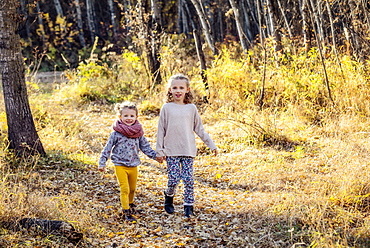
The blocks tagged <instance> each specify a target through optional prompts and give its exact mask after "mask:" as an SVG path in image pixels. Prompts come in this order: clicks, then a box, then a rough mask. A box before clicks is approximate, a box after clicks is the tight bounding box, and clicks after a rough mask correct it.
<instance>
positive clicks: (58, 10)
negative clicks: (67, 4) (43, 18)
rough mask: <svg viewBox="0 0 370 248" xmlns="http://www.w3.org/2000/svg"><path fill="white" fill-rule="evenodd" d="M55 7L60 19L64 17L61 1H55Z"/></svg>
mask: <svg viewBox="0 0 370 248" xmlns="http://www.w3.org/2000/svg"><path fill="white" fill-rule="evenodd" d="M54 5H55V9H56V11H57V14H58V15H59V16H60V17H63V16H64V13H63V9H62V5H61V4H60V2H59V0H54Z"/></svg>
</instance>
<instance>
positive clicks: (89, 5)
mask: <svg viewBox="0 0 370 248" xmlns="http://www.w3.org/2000/svg"><path fill="white" fill-rule="evenodd" d="M93 1H94V0H86V11H87V23H88V26H89V30H90V39H91V44H94V42H95V36H96V27H95V17H94V2H93Z"/></svg>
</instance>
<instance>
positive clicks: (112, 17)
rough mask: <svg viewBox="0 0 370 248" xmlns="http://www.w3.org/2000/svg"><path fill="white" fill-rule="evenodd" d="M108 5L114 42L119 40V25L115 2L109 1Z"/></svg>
mask: <svg viewBox="0 0 370 248" xmlns="http://www.w3.org/2000/svg"><path fill="white" fill-rule="evenodd" d="M108 5H109V12H110V20H111V23H112V30H113V40H116V39H117V34H118V30H117V29H118V25H117V22H116V14H115V11H114V2H113V0H108Z"/></svg>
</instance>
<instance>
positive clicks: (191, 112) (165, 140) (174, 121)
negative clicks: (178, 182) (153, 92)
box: [156, 102, 217, 157]
mask: <svg viewBox="0 0 370 248" xmlns="http://www.w3.org/2000/svg"><path fill="white" fill-rule="evenodd" d="M194 133H196V134H197V135H198V136H199V138H201V140H202V141H203V142H204V143H205V144H206V145H207V146H208V147H209V148H210V149H211V150H214V149H216V148H217V147H216V145H215V144H214V143H213V141H212V139H211V138H210V136H209V135H208V133H207V132H206V131H205V130H204V128H203V125H202V120H201V119H200V116H199V113H198V110H197V107H196V106H195V105H194V104H185V105H181V104H176V103H173V102H170V103H166V104H164V105H163V106H162V109H161V112H160V118H159V122H158V133H157V146H156V152H157V157H163V156H190V157H195V156H196V154H197V148H196V143H195V135H194Z"/></svg>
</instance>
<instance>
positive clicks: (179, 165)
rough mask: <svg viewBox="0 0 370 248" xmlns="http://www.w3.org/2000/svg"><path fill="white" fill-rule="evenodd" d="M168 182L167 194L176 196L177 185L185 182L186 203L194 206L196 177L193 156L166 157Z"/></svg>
mask: <svg viewBox="0 0 370 248" xmlns="http://www.w3.org/2000/svg"><path fill="white" fill-rule="evenodd" d="M166 162H167V173H168V182H167V190H166V195H168V196H174V195H175V193H176V186H177V185H178V184H179V183H180V180H181V179H182V182H183V183H184V205H190V206H192V205H193V204H194V178H193V163H194V158H192V157H183V156H181V157H166Z"/></svg>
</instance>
